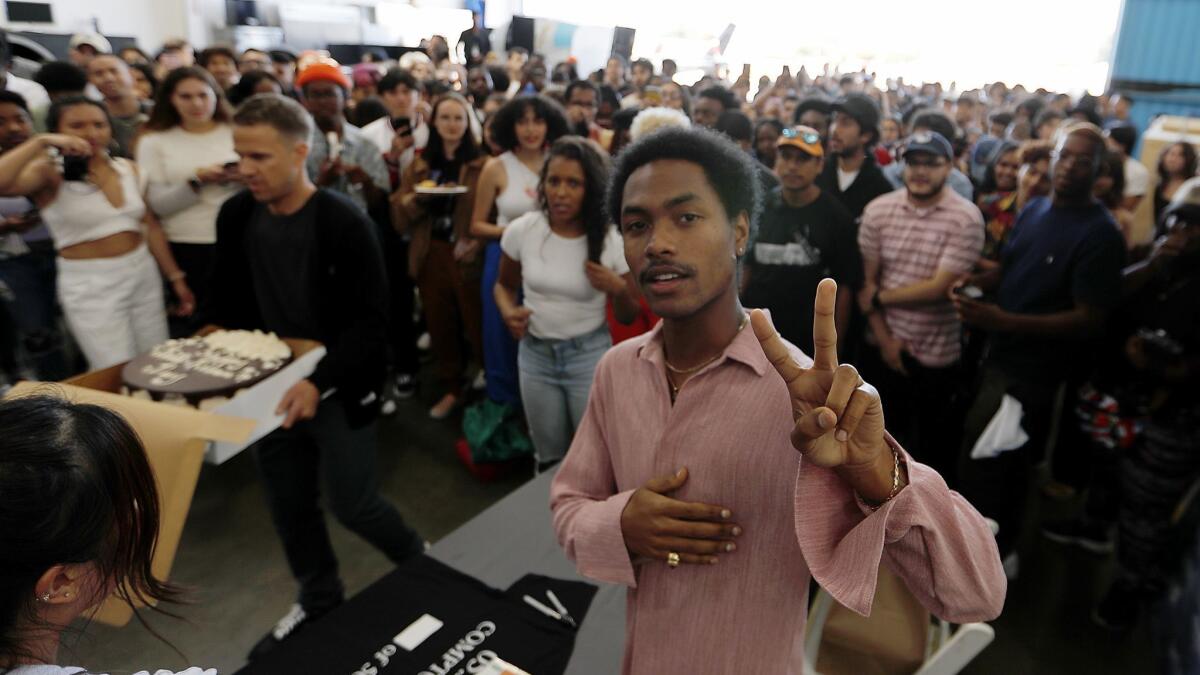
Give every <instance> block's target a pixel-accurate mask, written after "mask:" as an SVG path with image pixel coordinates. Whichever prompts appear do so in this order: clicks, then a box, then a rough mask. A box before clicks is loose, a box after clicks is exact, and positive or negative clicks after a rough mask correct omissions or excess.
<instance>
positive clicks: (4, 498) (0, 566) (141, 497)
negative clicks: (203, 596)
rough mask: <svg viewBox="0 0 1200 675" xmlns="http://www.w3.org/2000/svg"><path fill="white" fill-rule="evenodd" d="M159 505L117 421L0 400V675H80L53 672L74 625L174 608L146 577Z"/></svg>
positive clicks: (51, 404)
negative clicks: (100, 610) (125, 611)
mask: <svg viewBox="0 0 1200 675" xmlns="http://www.w3.org/2000/svg"><path fill="white" fill-rule="evenodd" d="M159 503H160V502H159V495H158V489H157V488H156V487H155V482H154V473H153V472H152V471H151V469H150V463H149V461H148V460H147V458H146V451H145V449H144V448H143V447H142V443H141V441H140V440H138V436H137V434H136V433H135V432H134V430H133V429H131V428H130V427H129V425H128V423H126V422H125V420H124V418H122V417H121V416H120V415H118V414H117V413H115V412H112V411H111V410H108V409H106V408H101V407H99V406H95V405H87V404H80V403H72V402H71V401H68V400H67V399H64V398H60V397H57V396H24V397H20V398H12V399H7V400H3V401H0V551H3V555H0V673H3V674H4V675H71V674H73V673H81V672H85V671H83V670H82V669H80V668H74V667H59V666H56V665H54V664H55V663H57V661H58V655H59V654H58V652H59V642H60V637H61V635H62V633H63V632H64V631H71V630H73V629H71V624H72V623H73V622H75V621H76V620H77V619H79V618H80V617H85V619H86V618H87V617H90V616H91V614H93V613H94V610H93V608H94V607H96V606H97V605H98V604H99V603H101V602H102V601H104V600H105V599H106V598H108V599H109V601H117V602H125V603H129V604H134V603H136V604H139V605H143V604H153V603H155V602H158V603H162V602H171V601H175V600H178V598H179V594H180V591H179V589H178V588H177V587H175V586H173V585H171V584H170V583H168V582H165V581H160V580H158V579H156V578H154V576H153V574H152V572H151V571H150V567H151V560H152V559H153V557H154V547H155V542H156V539H157V537H158V528H159ZM141 611H147V610H141ZM149 611H160V610H157V609H155V610H149ZM160 613H161V611H160ZM83 625H84V626H85V627H86V625H87V622H86V620H85V623H84V624H83ZM86 672H95V671H86ZM101 672H103V671H101ZM141 672H146V671H141ZM158 672H159V673H160V674H161V673H163V672H166V671H158ZM184 674H186V675H216V671H215V670H211V669H209V670H201V669H199V668H190V669H188V670H186V671H184Z"/></svg>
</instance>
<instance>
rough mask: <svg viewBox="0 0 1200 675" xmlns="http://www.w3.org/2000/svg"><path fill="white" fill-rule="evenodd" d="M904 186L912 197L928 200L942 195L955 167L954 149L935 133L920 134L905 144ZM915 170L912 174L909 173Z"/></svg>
mask: <svg viewBox="0 0 1200 675" xmlns="http://www.w3.org/2000/svg"><path fill="white" fill-rule="evenodd" d="M904 163H905V171H904V186H905V187H906V188H908V192H909V194H910V195H911V196H912V197H915V198H917V199H929V198H932V197H933V196H935V195H937V194H938V193H940V192H941V191H942V188H943V187H945V185H946V178H947V177H948V175H949V173H950V167H951V166H952V165H953V163H954V147H953V146H951V145H950V141H948V140H946V137H945V136H943V135H941V134H939V133H938V132H936V131H926V130H921V131H918V132H916V133H914V134H913V135H911V136H909V137H908V140H907V141H906V142H905V144H904ZM909 168H912V169H915V170H914V171H909V170H908V169H909Z"/></svg>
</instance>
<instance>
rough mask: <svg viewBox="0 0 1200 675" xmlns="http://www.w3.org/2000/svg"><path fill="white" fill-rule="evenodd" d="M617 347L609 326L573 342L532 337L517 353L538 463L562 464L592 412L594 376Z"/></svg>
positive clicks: (573, 339)
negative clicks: (581, 423)
mask: <svg viewBox="0 0 1200 675" xmlns="http://www.w3.org/2000/svg"><path fill="white" fill-rule="evenodd" d="M609 347H612V338H611V337H610V336H609V333H608V326H607V325H602V326H600V327H599V328H597V329H596V330H594V331H592V332H591V333H588V334H586V335H581V336H579V337H577V338H572V339H570V340H542V339H540V338H536V337H534V336H533V335H526V336H525V339H523V340H521V344H520V346H519V347H518V351H517V368H518V369H519V370H520V372H521V400H522V402H523V403H524V404H525V418H526V419H527V420H528V421H529V435H530V436H531V437H532V439H533V451H534V454H535V455H536V456H537V460H538V462H551V461H555V460H559V459H562V458H563V457H565V456H566V454H567V448H568V447H570V445H571V439H572V438H573V437H574V436H575V429H576V428H578V427H579V421H580V420H581V419H583V412H584V410H586V409H587V401H588V392H589V391H590V390H591V388H592V375H593V373H595V371H596V364H597V363H599V362H600V357H602V356H604V352H606V351H608V349H609Z"/></svg>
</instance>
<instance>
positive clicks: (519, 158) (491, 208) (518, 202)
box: [470, 95, 570, 407]
mask: <svg viewBox="0 0 1200 675" xmlns="http://www.w3.org/2000/svg"><path fill="white" fill-rule="evenodd" d="M569 129H570V126H569V124H568V122H567V116H566V113H565V112H563V109H562V106H560V105H558V104H557V103H555V102H554V101H553V100H551V99H549V98H547V97H545V96H540V95H532V96H518V97H516V98H514V99H513V100H511V101H509V102H508V103H505V104H504V106H503V107H502V108H500V110H498V111H497V112H496V115H495V119H493V120H492V124H491V139H492V141H493V142H494V143H495V144H496V145H497V146H499V147H500V148H501V149H502V150H503V152H502V153H501V154H500V156H499V157H495V158H492V159H491V160H489V161H488V163H487V164H486V165H484V167H483V173H481V174H480V176H479V184H478V186H477V189H476V191H475V207H474V212H473V214H472V216H471V230H470V234H471V236H473V237H478V238H479V239H483V240H484V241H486V242H487V247H486V249H485V250H484V261H483V285H482V288H481V293H482V300H483V361H484V370H485V372H486V374H487V395H488V398H489V399H491V400H492V401H495V402H496V403H507V404H510V405H512V406H514V407H516V406H519V405H520V404H521V396H520V393H519V392H518V390H517V345H516V342H514V341H513V339H512V336H511V335H509V333H508V329H507V328H505V325H504V320H503V319H502V318H501V317H500V310H499V309H498V308H497V307H496V301H495V296H494V295H493V294H492V288H493V287H494V286H495V285H496V278H497V276H498V275H499V273H500V237H501V235H503V234H504V227H505V226H506V225H508V224H509V223H511V222H512V221H514V220H516V219H517V218H518V217H520V216H523V215H525V214H526V213H529V212H530V211H536V210H537V208H538V176H539V175H541V172H542V166H543V165H544V164H545V162H546V150H547V148H549V147H550V144H551V143H553V142H554V141H556V140H558V139H559V138H560V137H562V136H565V135H567V133H568V131H569ZM493 213H495V216H494V219H493V215H492V214H493Z"/></svg>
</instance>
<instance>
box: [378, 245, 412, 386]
mask: <svg viewBox="0 0 1200 675" xmlns="http://www.w3.org/2000/svg"><path fill="white" fill-rule="evenodd" d="M379 232H380V240H381V244H382V246H383V262H384V266H385V267H386V269H387V276H388V293H390V294H391V297H390V298H389V300H390V307H389V308H388V311H389V315H388V342H389V343H390V345H391V348H392V349H391V351H392V369H393V370H394V371H395V373H396V374H398V375H400V374H404V375H416V374H417V367H418V364H417V330H416V326H415V325H414V324H413V287H414V284H413V280H412V277H410V276H409V275H408V244H407V243H405V242H404V240H403V239H401V238H400V235H398V234H396V232H395V230H393V229H392V228H390V227H388V228H382V227H381V228H379Z"/></svg>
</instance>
